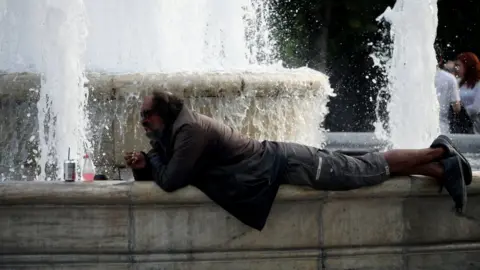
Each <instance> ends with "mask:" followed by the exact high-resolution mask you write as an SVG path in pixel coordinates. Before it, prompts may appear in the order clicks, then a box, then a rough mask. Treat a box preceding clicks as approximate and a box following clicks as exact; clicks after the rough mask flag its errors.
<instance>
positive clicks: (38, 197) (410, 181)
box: [0, 172, 480, 205]
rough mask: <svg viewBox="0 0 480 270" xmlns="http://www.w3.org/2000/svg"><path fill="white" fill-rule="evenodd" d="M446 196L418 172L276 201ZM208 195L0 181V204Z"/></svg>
mask: <svg viewBox="0 0 480 270" xmlns="http://www.w3.org/2000/svg"><path fill="white" fill-rule="evenodd" d="M468 193H469V195H478V194H480V172H474V179H473V182H472V184H471V185H470V186H468ZM424 196H448V193H447V192H446V191H444V192H443V193H442V194H439V193H438V186H437V185H436V182H435V181H434V180H433V179H429V178H426V177H421V176H411V177H395V178H393V179H391V180H389V181H386V182H385V183H383V184H381V185H378V186H374V187H369V188H362V189H357V190H351V191H341V192H333V191H329V192H326V191H316V190H311V189H309V188H303V187H296V186H282V187H281V188H280V191H279V193H278V195H277V198H276V201H310V200H320V199H328V200H334V199H349V198H406V197H424ZM209 202H211V201H210V199H209V198H208V197H207V196H205V195H204V194H203V193H202V192H201V191H199V190H198V189H196V188H194V187H187V188H184V189H181V190H178V191H176V192H173V193H166V192H164V191H162V190H161V189H160V188H159V187H158V186H156V184H155V183H153V182H132V181H96V182H93V183H84V182H75V183H66V182H25V181H8V182H3V183H0V205H15V204H21V205H25V204H66V205H72V204H93V205H99V204H200V203H209Z"/></svg>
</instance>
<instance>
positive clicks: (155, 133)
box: [145, 129, 163, 142]
mask: <svg viewBox="0 0 480 270" xmlns="http://www.w3.org/2000/svg"><path fill="white" fill-rule="evenodd" d="M145 135H146V136H147V137H148V138H149V139H150V140H152V141H156V142H161V140H162V135H163V129H153V130H150V131H148V132H147V133H145Z"/></svg>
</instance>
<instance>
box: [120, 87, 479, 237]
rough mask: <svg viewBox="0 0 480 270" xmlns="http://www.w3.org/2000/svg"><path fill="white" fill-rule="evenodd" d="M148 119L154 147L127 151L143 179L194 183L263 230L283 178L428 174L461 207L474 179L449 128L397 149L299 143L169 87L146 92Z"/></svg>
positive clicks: (330, 186) (305, 181) (352, 185)
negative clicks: (334, 148)
mask: <svg viewBox="0 0 480 270" xmlns="http://www.w3.org/2000/svg"><path fill="white" fill-rule="evenodd" d="M141 119H142V120H141V123H142V125H143V126H144V128H145V131H146V136H147V137H148V138H149V139H150V140H151V145H152V150H150V151H149V152H148V153H144V152H134V153H131V152H130V153H126V155H125V161H126V163H127V165H128V166H129V167H131V168H132V169H133V175H134V177H135V180H137V181H142V180H144V181H152V180H153V181H155V183H157V184H158V185H159V186H160V187H161V188H162V189H163V190H165V191H166V192H172V191H175V190H177V189H180V188H183V187H186V186H187V185H193V186H195V187H197V188H198V189H200V190H201V191H203V192H204V193H205V194H206V195H207V196H208V197H210V199H212V200H213V201H214V202H216V203H217V204H219V205H220V206H221V207H223V208H224V209H225V210H226V211H228V212H230V213H231V214H232V215H233V216H235V217H236V218H238V219H239V220H241V221H242V222H244V223H245V224H247V225H249V226H251V227H253V228H255V229H257V230H261V229H262V228H263V227H264V225H265V222H266V220H267V217H268V214H269V212H270V208H271V206H272V203H273V201H274V199H275V196H276V194H277V191H278V188H279V186H280V185H281V184H292V185H301V186H309V187H311V188H314V189H317V190H351V189H358V188H361V187H367V186H373V185H378V184H380V183H383V182H384V181H386V180H388V179H389V178H390V177H391V176H400V175H412V174H415V175H425V176H430V177H433V178H435V179H437V180H438V183H439V185H440V190H441V188H442V187H445V188H446V190H447V191H448V193H449V194H450V196H451V197H452V199H453V201H454V202H455V208H456V210H457V211H458V212H460V213H461V212H463V209H464V207H465V205H466V201H467V193H466V186H467V185H469V184H470V183H471V182H472V170H471V168H470V164H469V163H468V161H467V160H466V159H465V158H464V157H463V155H462V154H460V153H459V152H458V151H457V149H456V148H455V147H454V146H453V144H452V141H451V140H450V139H449V138H448V137H446V136H442V135H441V136H439V137H438V138H437V139H435V140H434V141H433V143H432V145H431V146H430V148H426V149H419V150H391V151H387V152H384V153H378V152H377V153H368V154H366V155H364V156H360V157H351V156H346V155H343V154H340V153H336V152H329V151H326V150H323V149H318V148H315V147H310V146H306V145H301V144H296V143H285V142H275V141H263V142H260V141H257V140H254V139H250V138H247V137H245V136H243V135H242V134H240V133H238V132H237V131H235V130H233V129H232V128H230V127H228V126H226V125H224V124H222V123H221V122H218V121H216V120H214V119H212V118H209V117H207V116H204V115H201V114H198V113H195V112H193V111H191V110H189V109H188V108H187V107H186V106H184V105H183V100H182V99H180V98H178V97H176V96H174V95H172V94H171V93H168V92H155V93H153V95H152V96H148V97H146V98H145V99H144V102H143V105H142V111H141Z"/></svg>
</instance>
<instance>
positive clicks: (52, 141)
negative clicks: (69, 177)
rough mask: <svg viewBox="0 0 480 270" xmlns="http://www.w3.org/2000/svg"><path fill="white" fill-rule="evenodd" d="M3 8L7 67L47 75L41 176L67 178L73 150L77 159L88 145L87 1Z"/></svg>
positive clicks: (40, 0)
mask: <svg viewBox="0 0 480 270" xmlns="http://www.w3.org/2000/svg"><path fill="white" fill-rule="evenodd" d="M1 7H2V10H3V11H4V12H3V15H4V17H3V18H2V21H1V24H0V25H1V28H0V29H1V32H2V33H3V34H4V36H3V37H2V39H1V41H2V42H1V43H0V44H1V52H2V53H1V58H0V59H1V61H0V63H1V64H2V67H3V68H4V69H6V70H9V71H12V70H13V71H36V72H38V73H40V75H41V87H40V90H39V100H38V103H37V109H38V145H39V147H38V148H39V149H40V157H39V160H38V162H37V164H39V165H40V167H41V169H40V175H39V179H46V180H53V179H58V178H61V177H62V171H63V168H62V166H61V165H62V163H63V161H64V160H66V159H67V155H68V149H69V148H70V150H71V156H72V158H78V157H80V155H81V154H82V153H84V152H85V150H86V149H88V140H87V136H86V130H87V129H88V127H87V122H88V121H87V120H88V119H87V117H86V114H85V103H86V100H87V98H88V92H87V90H86V88H85V87H84V83H85V82H86V79H85V76H84V72H85V65H84V62H83V60H84V53H85V49H86V37H87V24H86V13H85V6H84V3H83V0H69V1H64V0H26V1H17V0H4V1H2V4H1Z"/></svg>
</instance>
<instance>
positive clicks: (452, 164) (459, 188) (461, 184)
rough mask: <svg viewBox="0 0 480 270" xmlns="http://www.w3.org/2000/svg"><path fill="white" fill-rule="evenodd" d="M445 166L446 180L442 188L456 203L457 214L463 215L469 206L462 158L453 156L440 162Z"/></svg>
mask: <svg viewBox="0 0 480 270" xmlns="http://www.w3.org/2000/svg"><path fill="white" fill-rule="evenodd" d="M440 163H441V164H442V165H443V168H444V172H445V178H444V181H443V183H442V184H441V185H442V186H444V187H445V189H446V190H447V191H448V193H449V194H450V196H451V197H452V199H453V201H454V202H455V210H456V212H457V213H463V212H464V210H465V207H466V206H467V186H466V184H465V179H464V175H463V168H462V167H463V166H462V162H461V161H460V157H458V156H453V157H449V158H446V159H443V160H442V161H440Z"/></svg>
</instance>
